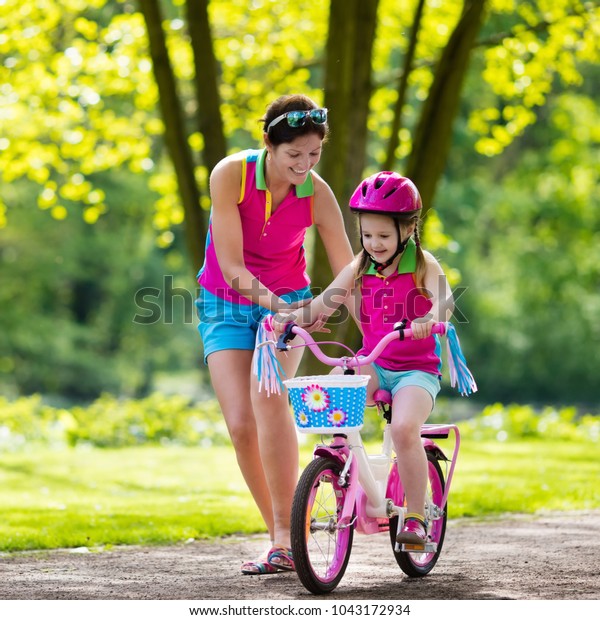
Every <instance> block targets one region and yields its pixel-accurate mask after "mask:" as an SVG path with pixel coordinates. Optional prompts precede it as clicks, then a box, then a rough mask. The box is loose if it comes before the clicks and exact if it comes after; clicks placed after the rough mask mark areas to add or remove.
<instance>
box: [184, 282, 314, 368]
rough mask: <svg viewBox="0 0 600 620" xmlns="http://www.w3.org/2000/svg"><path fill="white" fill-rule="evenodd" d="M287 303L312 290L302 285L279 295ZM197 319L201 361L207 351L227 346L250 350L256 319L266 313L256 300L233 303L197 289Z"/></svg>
mask: <svg viewBox="0 0 600 620" xmlns="http://www.w3.org/2000/svg"><path fill="white" fill-rule="evenodd" d="M279 297H281V299H283V300H284V301H287V302H288V303H293V302H295V301H300V300H303V299H310V298H311V297H312V293H311V292H310V287H309V286H306V287H304V288H301V289H300V290H298V291H292V292H291V293H285V294H283V295H279ZM196 309H197V312H198V318H199V319H200V323H199V325H198V330H199V332H200V337H201V338H202V342H203V344H204V363H206V359H207V358H208V356H209V355H210V354H211V353H214V352H215V351H225V350H228V349H242V350H245V351H253V350H254V346H255V341H256V332H257V330H258V326H259V324H260V322H261V321H262V320H263V319H264V318H265V317H266V316H267V315H269V314H273V313H272V312H271V311H270V310H267V308H263V307H262V306H259V305H257V304H248V305H241V304H234V303H231V302H229V301H226V300H225V299H222V298H221V297H217V296H216V295H213V294H212V293H209V292H208V291H206V290H204V289H201V290H200V296H199V297H198V299H197V300H196Z"/></svg>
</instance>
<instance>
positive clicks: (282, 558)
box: [267, 545, 296, 571]
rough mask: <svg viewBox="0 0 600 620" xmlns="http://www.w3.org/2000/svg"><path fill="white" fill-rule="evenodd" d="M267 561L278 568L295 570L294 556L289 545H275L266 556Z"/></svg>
mask: <svg viewBox="0 0 600 620" xmlns="http://www.w3.org/2000/svg"><path fill="white" fill-rule="evenodd" d="M267 561H268V563H269V564H270V565H271V566H273V567H275V568H276V569H279V570H285V571H295V570H296V565H295V564H294V556H293V555H292V550H291V549H290V548H289V547H282V546H280V545H276V546H275V547H273V548H272V549H271V550H270V551H269V555H268V556H267Z"/></svg>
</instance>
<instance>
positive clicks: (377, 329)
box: [359, 239, 442, 375]
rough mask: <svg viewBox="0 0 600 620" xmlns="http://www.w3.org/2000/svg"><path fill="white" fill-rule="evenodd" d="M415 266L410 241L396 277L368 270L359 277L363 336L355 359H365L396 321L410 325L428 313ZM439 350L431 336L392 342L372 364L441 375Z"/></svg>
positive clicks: (434, 337)
mask: <svg viewBox="0 0 600 620" xmlns="http://www.w3.org/2000/svg"><path fill="white" fill-rule="evenodd" d="M416 266H417V261H416V246H415V243H414V241H413V240H412V239H411V240H410V241H409V243H408V245H407V246H406V249H405V250H404V253H403V255H402V258H401V259H400V263H399V264H398V272H397V273H393V274H391V275H390V276H387V277H382V276H381V275H379V274H377V272H376V271H375V269H374V267H373V266H371V267H370V268H369V270H368V271H367V273H366V274H365V275H364V276H363V277H362V282H361V288H360V292H361V305H360V323H361V326H362V329H363V334H364V336H363V346H362V349H361V350H360V351H359V355H368V354H369V353H370V352H371V351H372V350H373V349H374V348H375V346H376V345H377V344H378V343H379V341H380V340H381V339H382V338H383V336H385V335H386V334H389V333H390V332H391V331H392V330H393V328H394V324H395V323H397V322H398V321H401V320H402V319H407V320H408V321H413V320H414V319H416V318H418V317H422V316H425V315H426V314H427V313H428V312H429V311H430V310H431V306H432V304H431V301H430V300H429V299H428V298H427V297H426V296H425V295H423V294H422V293H421V292H420V291H419V289H418V288H417V286H416V284H415V271H416ZM440 350H441V349H440V343H439V339H438V337H437V336H435V335H434V336H429V337H428V338H423V339H421V340H410V339H409V340H403V341H400V340H395V341H393V342H391V343H390V344H389V345H388V346H387V347H386V348H385V349H384V350H383V352H382V353H381V355H380V356H379V357H378V358H377V359H376V360H375V362H376V363H377V364H379V365H380V366H381V367H382V368H387V369H388V370H400V371H408V370H422V371H424V372H429V373H432V374H435V375H441V366H442V363H441V360H440Z"/></svg>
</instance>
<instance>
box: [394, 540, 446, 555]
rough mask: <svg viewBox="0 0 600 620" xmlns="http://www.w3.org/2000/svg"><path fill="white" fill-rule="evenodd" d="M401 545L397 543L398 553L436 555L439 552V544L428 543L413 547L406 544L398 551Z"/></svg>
mask: <svg viewBox="0 0 600 620" xmlns="http://www.w3.org/2000/svg"><path fill="white" fill-rule="evenodd" d="M399 546H400V545H399V544H398V543H396V548H395V550H396V552H398V551H403V552H404V553H435V552H436V551H437V543H434V542H426V543H424V544H423V545H413V544H408V543H404V544H403V545H402V548H401V549H398V547H399Z"/></svg>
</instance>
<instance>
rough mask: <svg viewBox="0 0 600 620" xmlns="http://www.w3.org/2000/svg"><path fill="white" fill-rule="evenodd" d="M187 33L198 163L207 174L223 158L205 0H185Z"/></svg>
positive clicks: (214, 59)
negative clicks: (201, 141)
mask: <svg viewBox="0 0 600 620" xmlns="http://www.w3.org/2000/svg"><path fill="white" fill-rule="evenodd" d="M185 6H186V11H187V22H188V31H189V33H190V39H191V44H192V51H193V53H194V67H195V85H196V102H197V108H196V110H197V113H196V123H197V125H198V129H199V131H200V133H201V134H202V136H203V137H204V149H203V151H202V160H203V162H204V165H205V166H206V167H207V168H208V171H209V173H210V171H211V170H212V169H213V168H214V167H215V166H216V165H217V163H218V162H219V161H221V159H223V157H225V155H227V141H226V139H225V132H224V131H223V119H222V117H221V110H220V106H221V97H220V95H219V79H218V71H217V67H218V63H217V59H216V58H215V54H214V48H213V39H212V33H211V30H210V23H209V20H208V0H187V2H186V5H185Z"/></svg>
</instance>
